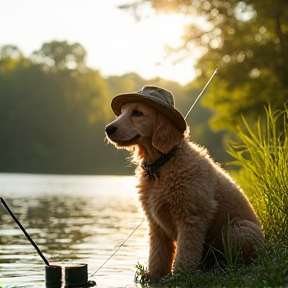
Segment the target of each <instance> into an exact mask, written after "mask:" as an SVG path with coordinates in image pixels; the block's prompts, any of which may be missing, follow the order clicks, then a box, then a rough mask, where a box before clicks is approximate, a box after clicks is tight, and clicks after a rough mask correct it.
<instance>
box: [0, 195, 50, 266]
mask: <svg viewBox="0 0 288 288" xmlns="http://www.w3.org/2000/svg"><path fill="white" fill-rule="evenodd" d="M0 202H1V204H2V205H3V206H4V207H5V209H6V210H7V212H8V213H9V214H10V216H11V217H12V218H13V220H14V221H15V222H16V224H17V225H18V226H19V228H20V229H21V230H22V232H23V233H24V235H25V236H26V238H27V239H28V240H29V241H30V243H31V244H32V246H33V247H34V248H35V249H36V251H37V253H38V254H39V256H40V257H41V258H42V260H43V261H44V263H45V264H46V265H47V266H50V264H49V262H48V260H47V259H46V258H45V256H44V255H43V254H42V252H41V250H40V249H39V248H38V246H37V245H36V243H35V242H34V241H33V240H32V238H31V237H30V235H29V234H28V233H27V232H26V230H25V228H24V227H23V226H22V224H21V223H20V222H19V221H18V219H17V218H16V216H15V215H14V214H13V212H12V211H11V210H10V208H9V206H8V205H7V204H6V202H5V201H4V199H3V198H2V197H0Z"/></svg>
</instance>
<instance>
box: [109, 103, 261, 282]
mask: <svg viewBox="0 0 288 288" xmlns="http://www.w3.org/2000/svg"><path fill="white" fill-rule="evenodd" d="M188 134H189V127H187V130H186V131H185V133H183V134H182V133H180V132H179V131H178V130H177V129H176V127H175V125H174V124H173V123H172V122H171V121H170V120H169V119H168V118H167V117H165V116H164V115H162V114H161V113H159V112H157V111H156V110H155V109H154V108H152V107H150V106H148V105H145V104H143V103H138V102H133V103H127V104H125V105H124V106H123V107H122V111H121V115H120V116H119V117H118V118H117V119H116V120H115V121H113V122H111V123H110V124H109V125H107V126H106V135H107V138H108V139H109V141H111V142H112V143H114V144H115V145H116V147H118V148H126V149H128V150H130V151H131V152H132V154H133V157H134V160H135V161H136V162H137V163H138V164H139V165H138V167H137V169H136V174H137V176H138V178H139V185H138V188H139V198H140V202H141V204H142V207H143V210H144V212H145V214H146V217H147V220H148V223H149V229H150V252H149V274H148V275H147V278H150V279H151V278H153V279H159V278H161V277H163V276H165V275H167V274H169V273H170V272H171V271H172V269H173V263H174V269H176V270H181V269H195V268H196V267H198V265H199V264H200V262H201V259H202V260H203V259H204V257H203V256H204V255H203V254H204V251H205V247H213V248H215V251H223V250H224V247H223V241H222V240H223V239H222V236H223V231H227V230H229V231H230V233H231V238H232V243H233V244H234V245H236V243H237V245H239V247H240V248H241V250H242V255H243V259H244V260H245V261H246V262H247V261H249V259H250V258H251V257H253V256H256V255H257V249H256V248H255V247H256V245H255V243H259V244H263V243H264V236H263V233H262V230H261V226H260V223H259V221H258V219H257V217H256V214H255V212H254V210H253V208H252V206H251V204H250V203H249V201H248V199H247V197H246V196H245V195H244V193H243V192H242V190H241V189H240V188H239V187H238V186H237V185H236V184H235V182H234V181H233V180H232V178H231V177H230V176H229V175H228V173H227V172H225V171H224V170H223V169H222V168H221V167H220V166H219V165H217V164H216V163H215V162H214V161H213V160H212V159H211V158H210V156H209V154H208V152H207V150H206V149H203V148H202V147H199V146H198V145H196V144H194V143H190V142H189V141H188ZM172 149H173V156H172V157H171V159H169V161H168V162H167V163H165V164H164V165H163V166H162V167H161V168H160V169H159V171H158V173H159V175H158V176H160V177H159V178H158V177H154V178H153V179H151V177H150V178H149V177H147V175H146V172H145V171H144V170H143V169H142V167H141V164H143V163H144V164H145V163H153V162H154V161H155V160H156V159H158V158H159V157H161V155H163V154H167V153H169V151H171V150H172ZM228 218H229V219H230V222H229V223H231V226H230V229H227V223H228ZM225 227H226V228H225ZM225 229H226V230H225Z"/></svg>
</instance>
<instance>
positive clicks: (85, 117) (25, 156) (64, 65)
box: [0, 41, 226, 174]
mask: <svg viewBox="0 0 288 288" xmlns="http://www.w3.org/2000/svg"><path fill="white" fill-rule="evenodd" d="M85 57H86V52H85V49H84V48H83V47H82V46H81V45H80V44H78V43H74V44H69V43H67V42H65V41H64V42H58V41H53V42H50V43H45V44H43V46H42V47H41V48H40V49H39V50H38V51H35V52H34V53H32V54H31V55H30V56H29V57H25V56H24V55H23V54H22V53H21V51H20V49H19V48H18V47H15V46H11V45H7V46H3V47H0V151H1V158H0V171H1V172H26V173H67V174H131V173H133V168H132V167H131V164H130V162H129V160H127V159H126V158H127V157H128V156H129V154H128V153H127V152H126V151H123V150H116V149H115V148H114V147H113V146H112V145H107V143H105V139H104V138H105V134H104V128H105V125H106V124H107V123H108V122H109V121H111V120H112V119H113V118H114V115H113V113H112V111H111V109H110V101H111V99H112V98H113V97H114V96H115V95H116V94H118V93H123V92H129V91H138V90H139V89H140V88H141V87H142V86H144V85H146V84H155V85H159V86H163V87H165V88H167V89H169V90H171V91H172V92H173V93H174V95H175V98H176V105H177V108H178V109H179V110H180V111H181V112H182V114H185V113H186V112H187V111H188V109H189V107H190V105H191V104H192V103H193V101H194V100H195V98H196V97H197V95H198V93H199V90H198V89H196V88H195V87H194V86H193V84H192V83H191V84H190V85H187V86H180V85H179V84H177V83H175V82H171V81H165V80H163V79H160V78H156V79H149V80H145V79H143V78H141V77H140V76H139V75H137V74H127V75H123V76H111V77H108V78H107V79H104V78H103V77H102V76H101V74H100V73H99V72H98V71H95V70H93V69H90V68H89V67H87V65H86V62H85ZM210 116H211V111H209V110H207V109H205V108H203V107H201V105H200V104H198V106H197V108H195V109H194V110H193V112H192V113H191V115H190V116H189V118H188V122H189V124H190V126H191V135H192V139H193V140H195V141H197V142H198V143H200V144H202V145H205V146H208V148H209V150H210V151H211V154H212V156H213V157H215V158H216V159H217V160H219V161H225V157H226V156H225V155H226V154H225V153H224V152H223V149H222V134H221V133H217V134H216V133H213V132H212V131H211V130H210V128H209V125H208V119H209V118H210ZM125 159H126V160H125Z"/></svg>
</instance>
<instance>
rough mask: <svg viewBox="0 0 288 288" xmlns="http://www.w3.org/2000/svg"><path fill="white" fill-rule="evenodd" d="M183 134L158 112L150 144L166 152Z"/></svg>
mask: <svg viewBox="0 0 288 288" xmlns="http://www.w3.org/2000/svg"><path fill="white" fill-rule="evenodd" d="M182 138H184V135H183V134H182V133H181V132H180V131H178V130H177V128H176V127H175V125H174V124H173V123H172V122H171V121H170V120H169V119H168V118H167V117H165V116H164V115H163V114H161V113H158V114H157V117H156V120H155V123H154V131H153V137H152V145H153V146H154V147H155V148H156V149H157V150H159V151H160V152H162V153H164V154H167V153H168V152H169V151H170V150H171V149H172V148H173V147H174V146H175V145H177V144H178V143H179V142H180V140H181V139H182Z"/></svg>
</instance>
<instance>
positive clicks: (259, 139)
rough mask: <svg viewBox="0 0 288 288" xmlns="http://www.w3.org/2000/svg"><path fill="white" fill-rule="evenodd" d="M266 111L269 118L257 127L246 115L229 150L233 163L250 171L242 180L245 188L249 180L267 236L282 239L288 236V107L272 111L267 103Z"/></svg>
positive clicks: (255, 205)
mask: <svg viewBox="0 0 288 288" xmlns="http://www.w3.org/2000/svg"><path fill="white" fill-rule="evenodd" d="M265 111H266V118H265V119H263V120H261V119H260V118H259V120H258V122H257V123H256V125H255V127H254V128H251V127H250V125H249V124H248V122H247V121H246V119H245V118H244V117H243V124H244V125H243V127H242V128H241V127H239V128H238V137H239V139H238V140H237V142H236V141H230V142H229V144H228V150H227V151H228V153H229V154H230V155H232V156H233V157H234V159H235V161H233V162H232V164H236V165H238V166H241V167H243V168H244V169H246V170H247V169H248V171H249V172H250V173H246V174H245V175H246V176H245V177H244V179H242V181H243V180H244V181H246V185H245V186H246V187H247V181H248V183H249V188H250V191H249V192H250V195H251V196H252V202H253V206H254V207H255V210H256V212H257V214H258V217H259V218H260V221H261V223H262V225H263V228H264V231H265V236H266V238H270V237H273V238H274V237H276V238H278V239H279V238H282V237H285V238H286V237H287V236H288V225H287V224H288V223H287V220H288V108H287V107H285V109H284V111H274V112H273V111H272V109H271V106H268V107H267V108H265ZM279 127H281V128H280V129H279ZM276 238H274V239H276Z"/></svg>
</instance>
